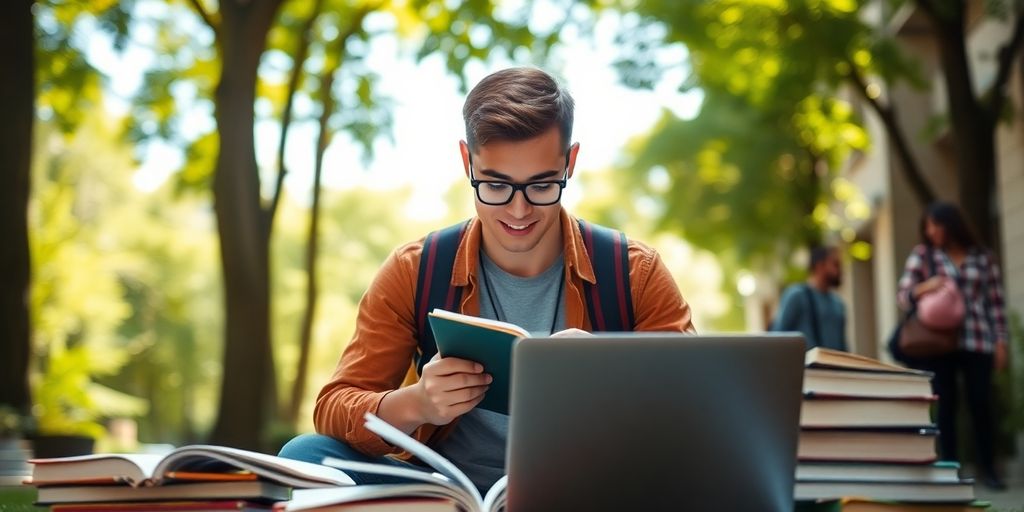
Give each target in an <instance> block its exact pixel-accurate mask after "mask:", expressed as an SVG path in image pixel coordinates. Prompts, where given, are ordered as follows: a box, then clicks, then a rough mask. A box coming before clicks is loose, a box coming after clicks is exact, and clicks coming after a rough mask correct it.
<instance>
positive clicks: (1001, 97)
mask: <svg viewBox="0 0 1024 512" xmlns="http://www.w3.org/2000/svg"><path fill="white" fill-rule="evenodd" d="M1022 47H1024V9H1022V10H1021V11H1020V12H1018V13H1017V21H1016V22H1015V23H1014V24H1013V32H1012V35H1011V36H1010V40H1009V41H1007V42H1006V44H1005V45H1003V47H1002V48H1000V49H999V70H998V71H997V72H996V81H995V82H994V83H993V84H992V89H990V90H989V92H988V95H989V97H988V105H986V107H987V108H988V112H989V117H990V119H991V120H992V127H993V129H994V128H995V126H996V123H998V122H999V115H1000V114H1001V113H1002V110H1003V105H1005V104H1006V84H1007V82H1009V81H1010V71H1011V70H1012V69H1013V57H1014V56H1015V55H1016V54H1017V52H1018V51H1019V50H1020V49H1021V48H1022Z"/></svg>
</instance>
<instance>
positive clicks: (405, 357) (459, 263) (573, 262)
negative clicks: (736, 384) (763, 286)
mask: <svg viewBox="0 0 1024 512" xmlns="http://www.w3.org/2000/svg"><path fill="white" fill-rule="evenodd" d="M560 217H561V223H562V232H563V233H569V234H570V236H567V237H563V240H564V243H565V247H564V249H563V255H564V257H565V268H566V281H565V321H566V327H567V328H569V327H576V328H580V329H584V330H588V331H589V330H590V319H589V318H587V308H586V302H585V301H584V298H583V292H582V287H583V286H582V283H583V281H584V280H585V281H588V282H591V283H593V282H595V276H594V270H593V268H592V267H591V265H590V259H589V258H588V256H587V253H586V249H585V248H584V245H583V238H582V236H581V234H580V229H579V225H578V224H577V222H576V220H575V219H574V218H573V217H572V216H571V215H569V214H568V213H566V212H565V210H564V209H563V210H562V211H561V214H560ZM480 234H481V225H480V222H479V220H478V219H473V220H472V221H470V224H469V226H468V227H467V230H466V234H465V235H464V237H463V240H462V242H461V243H460V244H459V248H458V251H457V253H456V256H455V265H454V268H453V271H452V280H451V284H452V286H465V287H466V288H465V290H464V291H463V294H462V301H461V304H460V305H459V308H458V309H459V311H460V312H462V313H464V314H467V315H479V314H480V302H479V296H478V292H479V288H478V285H477V282H476V265H477V254H478V251H479V248H480ZM422 250H423V239H420V240H418V241H416V242H412V243H409V244H406V245H404V246H402V247H399V248H398V249H396V250H395V251H394V252H393V253H392V254H391V256H390V257H389V258H388V260H387V261H386V262H385V263H384V265H383V266H382V267H381V268H380V270H379V271H378V273H377V276H376V277H375V278H374V280H373V282H372V283H371V284H370V288H369V289H368V290H367V291H366V293H365V294H364V295H363V298H362V300H361V301H360V302H359V313H358V316H357V319H356V330H355V334H354V335H353V336H352V340H351V341H350V342H349V344H348V347H346V349H345V352H344V353H343V354H342V356H341V360H340V361H339V362H338V366H337V368H336V369H335V370H334V375H333V376H332V377H331V380H330V382H328V383H327V384H326V385H325V386H324V387H323V389H321V390H320V395H319V396H318V397H317V400H316V408H315V409H314V411H313V422H314V424H315V425H316V430H317V432H319V433H321V434H325V435H329V436H332V437H335V438H337V439H341V440H343V441H345V442H346V443H348V444H349V445H350V446H352V447H353V448H355V449H357V450H359V451H361V452H364V453H366V454H369V455H377V456H379V455H386V454H400V453H401V450H399V449H398V448H395V447H393V446H391V445H390V444H388V443H387V442H385V441H384V440H382V439H381V438H380V437H378V436H377V435H376V434H374V433H372V432H370V431H368V430H366V428H365V427H364V426H363V423H364V419H363V416H364V414H365V413H367V412H373V413H376V412H377V408H378V406H379V405H380V402H381V400H382V399H383V398H384V396H385V395H387V394H388V393H389V392H391V391H393V390H395V389H398V388H399V387H400V386H402V385H403V382H405V384H409V383H411V382H415V372H411V368H412V366H413V365H412V361H413V355H414V354H415V353H416V348H417V336H416V316H415V313H414V309H415V306H414V302H415V295H416V278H417V274H418V273H419V264H420V254H421V253H422ZM628 253H629V282H630V291H631V292H632V294H633V295H632V297H633V310H634V317H635V319H636V325H635V330H637V331H673V332H680V331H693V324H692V323H691V322H690V306H689V305H688V304H687V303H686V301H685V300H684V299H683V297H682V296H681V295H680V293H679V289H678V287H677V286H676V283H675V281H674V280H673V279H672V276H671V274H670V273H669V271H668V268H667V267H665V264H664V263H663V262H662V261H661V258H660V257H659V256H658V253H657V252H655V251H654V249H651V248H650V247H648V246H646V245H644V244H642V243H640V242H636V241H634V240H629V250H628ZM410 373H411V375H410ZM407 377H410V378H409V379H407ZM455 423H456V422H452V423H450V424H448V425H446V426H444V427H438V426H437V425H429V424H427V425H423V426H421V427H420V428H418V429H417V430H416V431H415V432H413V437H415V438H416V439H418V440H419V441H422V442H426V443H428V444H429V443H432V442H434V441H436V440H437V439H439V438H441V437H443V436H444V435H446V434H447V433H448V432H449V431H450V430H451V427H452V426H454V425H455Z"/></svg>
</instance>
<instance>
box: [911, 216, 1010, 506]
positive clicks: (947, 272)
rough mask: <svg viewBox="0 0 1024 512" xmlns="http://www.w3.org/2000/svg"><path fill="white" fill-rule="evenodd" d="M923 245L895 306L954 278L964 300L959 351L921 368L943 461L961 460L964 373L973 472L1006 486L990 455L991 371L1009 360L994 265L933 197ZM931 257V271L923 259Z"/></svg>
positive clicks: (960, 221) (984, 480)
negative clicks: (933, 398) (928, 381)
mask: <svg viewBox="0 0 1024 512" xmlns="http://www.w3.org/2000/svg"><path fill="white" fill-rule="evenodd" d="M920 232H921V243H920V244H918V245H917V246H916V247H914V249H913V251H911V253H910V256H909V257H907V262H906V265H905V268H904V271H903V276H902V277H900V281H899V292H898V295H897V298H898V300H899V304H900V307H902V308H903V309H904V310H909V309H911V308H912V307H914V305H915V304H916V302H917V300H918V299H920V298H921V297H922V296H923V295H925V294H927V293H929V292H931V291H933V290H936V289H938V288H939V287H940V286H941V285H942V283H943V281H944V280H946V279H951V280H953V281H954V282H955V283H956V284H957V287H958V288H959V290H960V293H961V294H962V295H963V298H964V306H965V314H964V320H963V325H962V327H961V329H960V336H959V342H958V346H957V350H955V351H954V352H952V353H950V354H946V355H942V356H937V357H932V358H928V359H925V360H922V361H921V364H920V365H921V366H922V367H924V368H925V369H927V370H930V371H932V372H935V377H934V378H933V379H932V390H933V391H934V393H935V394H936V395H938V396H939V404H938V421H937V422H938V426H939V452H940V456H941V457H942V458H943V459H945V460H959V458H960V457H959V452H958V451H957V431H956V404H957V393H958V385H957V378H958V375H962V376H963V381H964V386H965V388H966V389H965V391H966V394H967V405H968V408H969V412H970V417H971V423H972V425H973V429H974V441H975V445H976V449H977V451H976V453H977V455H976V464H977V468H976V470H977V471H976V472H977V475H976V478H977V479H978V480H979V481H980V482H981V483H983V484H984V485H986V486H987V487H989V488H991V489H995V490H1002V489H1005V488H1006V486H1005V484H1004V483H1003V481H1002V480H1001V478H1000V477H999V475H998V473H997V472H996V468H995V461H994V448H993V438H994V423H993V418H992V370H993V368H995V369H1003V368H1005V367H1006V363H1007V340H1008V337H1007V329H1006V316H1005V313H1004V306H1003V290H1002V285H1001V284H1000V283H1001V281H1000V277H999V275H1000V274H999V266H998V264H997V263H996V261H995V258H994V257H993V255H992V254H991V252H990V251H988V250H987V249H986V248H984V247H982V246H981V245H979V244H978V243H977V242H976V241H975V238H974V236H973V235H972V234H971V232H970V230H968V229H967V224H966V223H965V221H964V218H963V216H962V215H961V213H960V210H959V209H958V208H957V207H956V206H955V205H953V204H951V203H946V202H935V203H932V205H931V206H929V207H928V209H927V211H926V212H925V214H924V217H923V218H922V219H921V227H920ZM928 258H931V259H932V261H933V263H934V268H935V273H934V274H935V275H931V267H930V265H929V263H928Z"/></svg>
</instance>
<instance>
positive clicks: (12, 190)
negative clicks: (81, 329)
mask: <svg viewBox="0 0 1024 512" xmlns="http://www.w3.org/2000/svg"><path fill="white" fill-rule="evenodd" d="M5 10H6V11H7V12H6V13H5V14H4V15H3V16H0V45H3V47H4V48H7V51H8V52H9V53H8V54H7V55H8V59H9V60H8V64H7V69H8V72H7V73H5V74H6V75H7V78H6V79H4V80H0V109H2V110H3V111H4V112H6V113H7V120H6V122H4V123H3V127H2V128H0V167H2V168H3V169H5V170H6V172H8V173H10V177H9V178H8V182H7V183H8V186H5V187H0V188H2V191H0V240H4V241H5V242H4V243H3V249H0V267H2V268H4V269H5V271H4V272H5V275H6V278H5V279H3V280H2V282H0V325H2V326H3V327H2V328H0V338H2V339H3V340H4V342H3V343H2V344H0V361H5V363H4V365H3V366H4V367H3V368H2V369H0V405H3V404H6V405H9V406H11V407H12V408H14V409H16V410H18V411H19V412H21V413H22V414H27V413H28V411H29V387H28V363H29V352H30V346H31V345H30V343H31V340H30V337H29V336H30V335H29V328H30V327H29V311H28V289H29V288H28V286H29V248H28V243H29V242H28V218H27V215H28V196H29V173H30V169H31V165H32V164H31V155H32V126H33V119H34V118H35V109H34V105H35V101H34V96H35V59H34V57H33V54H34V52H35V45H34V43H33V40H34V38H33V34H32V26H33V22H32V1H31V0H17V1H14V2H11V3H9V4H7V8H6V9H5Z"/></svg>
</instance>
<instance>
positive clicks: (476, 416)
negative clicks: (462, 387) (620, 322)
mask: <svg viewBox="0 0 1024 512" xmlns="http://www.w3.org/2000/svg"><path fill="white" fill-rule="evenodd" d="M480 256H481V258H480V260H481V261H480V266H479V267H478V268H477V278H478V279H477V282H478V283H479V284H480V294H479V296H480V316H482V317H484V318H490V319H494V320H502V321H505V322H511V323H514V324H516V325H518V326H520V327H522V328H524V329H526V330H527V331H529V332H530V333H531V334H533V335H535V336H547V335H548V334H551V333H552V329H551V326H552V322H554V331H555V332H557V331H560V330H562V329H565V307H564V306H563V305H562V302H563V301H562V300H561V297H560V296H559V295H564V292H563V293H561V294H560V293H559V289H560V285H561V284H562V283H563V280H564V272H563V270H564V268H565V260H564V258H562V257H559V258H558V259H557V260H556V261H555V263H554V264H553V265H551V267H549V268H548V269H547V270H545V271H544V272H541V273H540V274H538V275H536V276H533V277H517V276H514V275H512V274H509V273H507V272H505V271H504V270H502V269H501V268H500V267H498V265H497V264H495V263H494V262H493V261H491V259H490V258H488V257H487V255H485V254H483V253H481V255H480ZM481 272H484V273H486V275H484V274H481ZM492 297H493V299H494V300H493V301H492V300H491V298H492ZM556 315H557V316H556ZM507 439H508V416H506V415H504V414H499V413H496V412H492V411H487V410H483V409H473V410H472V411H470V412H468V413H466V414H464V415H463V416H462V417H461V418H459V422H458V424H456V426H455V428H454V429H453V430H452V431H451V433H449V435H448V436H447V437H446V438H445V439H444V440H442V441H441V442H440V443H438V444H437V446H435V447H434V449H436V450H437V451H438V452H440V453H441V455H444V456H445V457H446V458H447V459H448V460H450V461H452V462H453V463H454V464H455V465H456V466H458V467H459V469H461V470H462V471H463V472H465V473H466V475H467V476H468V477H469V479H470V480H472V481H473V483H474V484H475V485H476V486H477V487H478V488H479V489H480V491H481V492H482V493H483V492H486V490H487V489H488V488H490V486H491V485H493V484H494V482H495V481H496V480H498V478H501V477H502V476H503V475H504V474H505V444H506V441H507Z"/></svg>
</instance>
